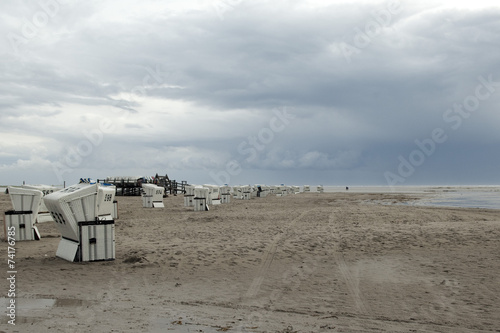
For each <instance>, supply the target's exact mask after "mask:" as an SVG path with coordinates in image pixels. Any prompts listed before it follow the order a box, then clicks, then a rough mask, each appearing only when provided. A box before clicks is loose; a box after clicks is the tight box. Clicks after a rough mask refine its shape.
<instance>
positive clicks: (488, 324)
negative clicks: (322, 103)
mask: <svg viewBox="0 0 500 333" xmlns="http://www.w3.org/2000/svg"><path fill="white" fill-rule="evenodd" d="M413 198H414V197H412V195H411V194H405V195H403V194H383V193H378V194H363V193H323V194H319V193H307V194H304V193H301V194H297V195H289V196H286V197H275V196H269V197H267V198H255V199H252V200H250V201H243V200H235V199H232V201H231V203H229V204H223V205H219V206H212V207H211V209H210V211H207V212H194V211H193V210H192V208H188V207H183V197H182V196H177V197H173V196H171V197H168V198H165V199H164V203H165V208H158V209H151V208H149V209H148V208H142V201H141V198H140V197H117V200H118V205H119V219H117V220H116V260H114V261H108V262H87V263H71V262H67V261H65V260H62V259H59V258H57V257H56V256H55V253H56V250H57V245H58V243H59V237H60V234H59V232H58V230H57V229H56V227H55V224H54V223H53V222H49V223H42V224H39V225H38V228H39V230H40V232H41V235H42V239H41V240H40V241H31V242H18V243H17V245H16V249H17V253H16V264H17V271H18V273H17V276H16V278H17V280H16V292H17V302H18V303H17V304H18V308H17V318H16V326H11V325H8V324H7V320H8V317H7V316H6V315H3V316H2V318H1V321H0V323H1V324H0V331H4V332H37V333H39V332H49V331H50V332H90V331H92V332H281V333H285V332H286V333H291V332H450V333H451V332H453V333H455V332H492V331H493V332H495V331H497V332H498V331H500V241H499V239H500V211H498V210H488V209H461V208H441V207H420V206H406V205H384V204H383V203H398V202H405V201H408V200H411V199H413ZM0 209H1V210H2V211H6V210H9V209H11V203H10V199H9V197H8V195H5V194H1V195H0ZM0 258H2V259H1V260H2V262H4V264H2V267H3V270H4V273H3V275H4V276H5V277H7V270H8V269H7V265H6V262H7V243H6V242H4V241H2V242H0ZM0 290H1V292H2V294H3V296H4V297H5V296H6V295H7V291H8V283H7V280H6V279H5V278H4V279H1V283H0ZM5 300H6V299H3V302H4V304H5ZM4 309H5V307H4ZM4 311H5V310H4Z"/></svg>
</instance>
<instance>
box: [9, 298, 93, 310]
mask: <svg viewBox="0 0 500 333" xmlns="http://www.w3.org/2000/svg"><path fill="white" fill-rule="evenodd" d="M15 300H16V309H17V312H18V313H25V314H27V313H30V312H33V311H37V310H47V309H50V308H54V307H82V306H88V305H90V304H91V302H90V301H85V300H82V299H70V298H16V299H15ZM9 302H10V298H5V297H0V306H1V307H2V308H3V309H5V308H7V306H8V305H9Z"/></svg>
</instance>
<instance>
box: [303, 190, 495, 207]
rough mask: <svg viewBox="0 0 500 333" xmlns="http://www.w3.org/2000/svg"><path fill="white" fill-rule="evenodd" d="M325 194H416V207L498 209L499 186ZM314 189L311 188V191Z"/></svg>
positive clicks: (411, 202) (356, 191) (413, 202)
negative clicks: (417, 196)
mask: <svg viewBox="0 0 500 333" xmlns="http://www.w3.org/2000/svg"><path fill="white" fill-rule="evenodd" d="M324 189H325V192H346V191H347V192H355V193H402V194H418V195H419V196H420V198H419V199H418V200H415V201H410V202H406V203H405V204H408V205H417V206H443V207H463V208H486V209H500V185H469V186H394V187H390V186H349V187H348V189H347V188H346V187H345V186H324ZM315 190H316V187H315V186H314V187H313V186H311V191H315Z"/></svg>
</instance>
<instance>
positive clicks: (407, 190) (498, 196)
mask: <svg viewBox="0 0 500 333" xmlns="http://www.w3.org/2000/svg"><path fill="white" fill-rule="evenodd" d="M310 188H311V192H315V191H316V185H314V186H313V185H311V186H310ZM323 188H324V191H325V192H349V193H351V192H352V193H402V194H418V195H419V197H420V198H419V199H418V200H415V201H410V202H406V203H405V204H407V205H417V206H444V207H463V208H486V209H500V185H469V186H463V185H461V186H448V185H447V186H436V185H429V186H394V187H390V186H349V187H348V188H349V189H346V187H345V186H323ZM5 189H6V187H5V186H0V193H4V192H5ZM301 190H302V186H301Z"/></svg>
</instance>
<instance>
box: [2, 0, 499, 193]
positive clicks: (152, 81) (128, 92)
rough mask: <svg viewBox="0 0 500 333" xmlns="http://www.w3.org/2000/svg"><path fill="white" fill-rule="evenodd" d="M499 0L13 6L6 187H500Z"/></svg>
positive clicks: (5, 117)
mask: <svg viewBox="0 0 500 333" xmlns="http://www.w3.org/2000/svg"><path fill="white" fill-rule="evenodd" d="M497 3H498V1H481V0H475V1H427V2H426V1H333V0H331V1H328V0H321V1H320V0H275V1H264V0H253V1H251V0H198V1H196V0H193V1H189V0H188V1H186V0H183V1H159V0H157V1H154V0H149V1H140V2H138V1H123V0H116V1H97V0H96V1H83V0H82V1H77V0H64V1H63V0H60V1H57V0H40V1H2V2H1V4H0V38H1V39H0V46H1V47H0V52H1V59H2V60H1V63H0V147H1V150H0V184H20V183H22V181H26V182H27V183H31V184H40V183H44V184H62V182H63V181H66V183H67V184H72V183H75V182H77V181H78V179H79V178H80V177H91V178H94V179H96V178H99V179H102V178H105V177H107V176H136V175H137V176H152V175H154V174H156V173H159V174H165V173H168V175H169V176H170V178H171V179H176V180H179V181H180V180H187V181H188V182H189V183H218V184H221V183H229V184H230V185H238V184H247V183H252V184H254V183H267V184H280V183H286V184H290V185H291V184H296V185H303V184H311V185H315V184H323V185H415V184H416V185H419V184H422V185H432V184H435V185H437V184H457V185H458V184H500V153H499V147H500V130H499V127H500V112H499V111H500V110H499V107H498V106H499V102H500V65H499V59H500V8H499V6H498V5H497Z"/></svg>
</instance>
